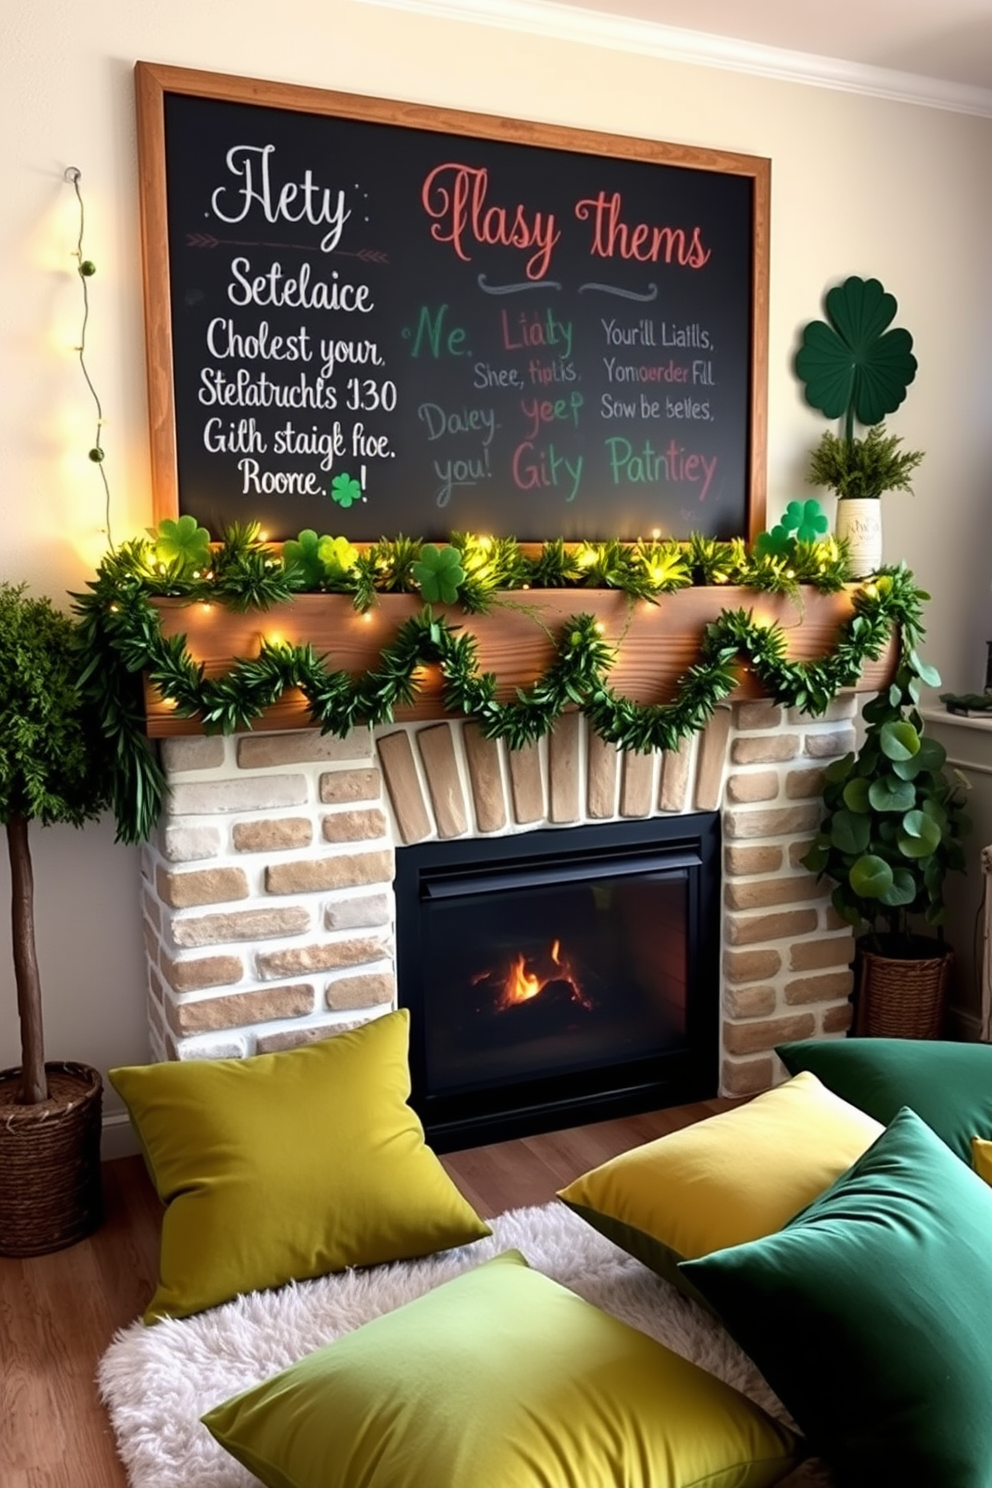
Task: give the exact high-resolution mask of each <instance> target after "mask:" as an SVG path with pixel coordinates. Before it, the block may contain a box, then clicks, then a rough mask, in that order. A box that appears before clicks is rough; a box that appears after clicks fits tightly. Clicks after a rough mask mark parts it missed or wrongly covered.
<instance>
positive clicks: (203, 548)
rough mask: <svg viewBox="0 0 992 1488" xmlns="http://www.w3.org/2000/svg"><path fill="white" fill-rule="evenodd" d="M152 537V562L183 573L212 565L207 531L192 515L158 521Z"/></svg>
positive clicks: (204, 569) (186, 573)
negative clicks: (153, 557) (153, 540)
mask: <svg viewBox="0 0 992 1488" xmlns="http://www.w3.org/2000/svg"><path fill="white" fill-rule="evenodd" d="M154 538H155V561H156V563H162V564H164V565H165V566H166V567H167V568H175V569H178V571H179V572H180V573H182V574H184V575H190V574H193V573H194V572H196V571H198V570H199V571H201V572H205V571H206V570H207V569H208V568H209V567H210V564H211V561H212V554H211V551H210V533H209V532H208V531H207V529H206V527H201V526H200V525H199V523H198V522H197V520H196V518H195V517H190V516H185V517H179V518H178V520H177V521H173V520H172V518H171V517H166V518H165V520H164V521H162V522H159V524H158V530H157V531H156V532H155V534H154Z"/></svg>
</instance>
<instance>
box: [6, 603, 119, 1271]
mask: <svg viewBox="0 0 992 1488" xmlns="http://www.w3.org/2000/svg"><path fill="white" fill-rule="evenodd" d="M77 675H78V650H77V632H76V628H75V626H74V625H73V623H72V621H71V620H69V619H68V618H67V617H66V616H64V615H62V614H60V613H59V612H58V611H57V610H56V609H55V608H54V607H53V605H52V603H51V601H50V600H48V599H47V598H32V597H30V596H29V595H28V594H26V592H25V586H24V585H14V584H10V583H0V700H2V702H0V822H2V823H3V826H4V827H5V828H6V835H7V849H8V855H9V859H10V878H11V950H12V955H13V963H14V981H15V985H16V990H17V1010H18V1017H19V1022H20V1030H21V1064H20V1067H19V1068H17V1069H9V1070H3V1071H0V1253H3V1254H7V1255H32V1254H39V1253H42V1252H44V1251H47V1250H56V1249H59V1248H60V1247H61V1246H63V1245H68V1244H71V1243H73V1242H74V1241H75V1240H77V1239H80V1238H82V1235H83V1234H86V1233H88V1232H89V1231H90V1230H91V1229H93V1228H95V1227H96V1224H97V1223H98V1222H99V1218H100V1201H99V1142H100V1105H101V1081H100V1076H99V1074H98V1072H97V1071H96V1070H91V1069H89V1068H88V1067H87V1066H85V1065H75V1064H61V1063H60V1064H55V1063H53V1064H46V1061H45V1053H44V1034H43V1024H42V995H41V979H40V975H39V968H38V958H37V952H36V945H35V918H34V875H33V870H32V862H31V850H30V842H29V825H30V823H31V822H33V821H34V822H40V823H41V824H42V825H43V826H48V825H52V824H55V823H67V824H70V825H72V826H77V827H78V826H82V824H83V823H84V822H86V821H88V820H91V819H92V818H95V817H96V816H97V815H98V814H99V813H100V811H101V810H102V808H103V807H104V806H105V804H106V800H107V789H106V786H107V781H106V775H105V770H104V767H103V763H102V760H103V749H102V745H101V743H100V736H99V733H98V731H97V729H96V727H95V724H94V721H93V720H92V719H91V715H90V713H89V711H88V709H87V708H86V707H85V706H84V704H83V703H82V701H81V698H80V694H79V691H78V688H77V685H76V678H77Z"/></svg>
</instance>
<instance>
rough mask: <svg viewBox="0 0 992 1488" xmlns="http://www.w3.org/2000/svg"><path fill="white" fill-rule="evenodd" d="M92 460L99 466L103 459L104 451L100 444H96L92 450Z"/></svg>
mask: <svg viewBox="0 0 992 1488" xmlns="http://www.w3.org/2000/svg"><path fill="white" fill-rule="evenodd" d="M90 459H91V460H92V461H93V464H94V465H99V464H100V462H101V460H102V459H103V450H102V449H101V448H100V446H99V445H98V444H95V445H94V446H93V448H92V449H91V450H90Z"/></svg>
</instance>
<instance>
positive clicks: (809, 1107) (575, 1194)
mask: <svg viewBox="0 0 992 1488" xmlns="http://www.w3.org/2000/svg"><path fill="white" fill-rule="evenodd" d="M882 1131H883V1128H882V1126H881V1125H880V1124H879V1122H877V1121H875V1120H873V1118H872V1117H871V1116H866V1115H865V1113H864V1112H863V1111H859V1110H858V1109H857V1108H856V1107H855V1106H851V1105H848V1103H847V1101H844V1100H841V1098H840V1096H837V1095H834V1094H833V1093H832V1092H831V1091H829V1090H827V1088H826V1087H825V1086H824V1085H822V1084H821V1083H820V1081H819V1080H818V1079H817V1078H816V1076H815V1075H811V1074H808V1073H804V1074H801V1075H796V1077H795V1078H794V1079H792V1080H789V1081H787V1082H786V1084H784V1085H779V1086H778V1087H776V1088H775V1089H774V1090H769V1091H766V1092H765V1093H764V1094H763V1095H759V1096H756V1097H755V1099H754V1100H752V1101H749V1102H748V1103H747V1105H743V1106H739V1107H737V1108H735V1109H734V1110H732V1111H725V1112H723V1113H722V1114H721V1115H719V1116H711V1117H709V1118H708V1119H707V1120H705V1121H700V1122H697V1123H696V1124H695V1125H694V1126H689V1127H686V1128H685V1130H684V1131H678V1132H673V1133H672V1134H671V1135H670V1136H667V1137H659V1138H658V1139H657V1141H654V1142H648V1143H646V1144H645V1145H644V1146H642V1147H635V1148H634V1149H633V1150H632V1151H630V1152H624V1153H621V1155H620V1156H619V1157H615V1158H613V1160H612V1161H611V1162H608V1163H604V1164H603V1165H602V1167H599V1168H594V1169H593V1170H592V1171H591V1172H589V1173H586V1174H584V1175H583V1176H582V1177H581V1178H577V1179H576V1180H575V1181H574V1183H570V1184H569V1185H568V1187H567V1188H564V1189H562V1190H561V1191H560V1193H559V1198H561V1199H563V1200H564V1201H565V1203H566V1204H568V1206H569V1208H570V1209H574V1210H575V1212H576V1213H577V1214H580V1215H581V1216H582V1218H583V1219H585V1220H587V1221H588V1222H589V1223H590V1224H591V1225H593V1227H594V1228H595V1229H597V1230H599V1231H600V1232H601V1233H602V1234H604V1235H606V1236H607V1237H608V1238H609V1239H610V1240H612V1241H613V1242H614V1243H615V1244H616V1245H619V1246H621V1247H622V1248H623V1249H624V1250H626V1251H628V1252H629V1253H630V1254H631V1255H634V1256H636V1257H637V1258H638V1260H641V1261H643V1262H644V1264H645V1265H647V1266H650V1267H651V1268H652V1270H655V1271H657V1272H658V1273H659V1274H660V1275H661V1276H664V1277H666V1278H667V1279H668V1280H670V1281H673V1282H674V1283H675V1284H676V1285H677V1286H680V1287H682V1288H683V1289H685V1290H688V1289H689V1286H688V1283H687V1280H686V1278H685V1277H684V1276H683V1275H682V1273H681V1272H679V1270H678V1269H677V1268H678V1262H679V1261H681V1260H695V1259H696V1258H697V1257H699V1256H703V1255H708V1254H709V1253H710V1252H711V1251H714V1250H722V1249H724V1248H725V1247H727V1246H731V1245H741V1244H743V1243H744V1242H745V1241H747V1240H757V1239H759V1238H760V1237H761V1236H763V1235H770V1234H773V1233H774V1232H775V1231H776V1230H780V1229H781V1228H782V1226H783V1225H784V1224H785V1223H786V1222H787V1221H788V1220H789V1219H791V1218H792V1216H793V1215H794V1214H796V1213H797V1212H798V1211H799V1210H800V1209H802V1208H804V1207H805V1205H807V1204H809V1203H812V1201H813V1200H814V1199H815V1198H817V1197H818V1196H819V1195H820V1194H821V1193H822V1192H823V1191H824V1189H825V1188H828V1187H829V1185H830V1184H831V1183H833V1182H834V1180H835V1179H836V1178H839V1177H840V1175H841V1174H842V1173H843V1172H845V1171H846V1170H847V1169H848V1168H849V1167H850V1166H851V1164H852V1163H853V1162H854V1161H855V1160H856V1159H857V1158H859V1157H860V1156H861V1154H862V1153H863V1152H864V1151H866V1149H867V1148H868V1147H870V1146H871V1144H872V1142H874V1141H875V1139H876V1137H879V1136H881V1134H882Z"/></svg>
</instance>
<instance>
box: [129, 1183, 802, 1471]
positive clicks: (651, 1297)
mask: <svg viewBox="0 0 992 1488" xmlns="http://www.w3.org/2000/svg"><path fill="white" fill-rule="evenodd" d="M492 1227H493V1235H492V1237H491V1238H490V1239H488V1240H481V1241H478V1242H476V1243H475V1244H474V1245H468V1246H464V1247H463V1248H461V1249H459V1250H452V1251H447V1252H445V1253H444V1254H443V1255H440V1256H432V1257H429V1258H428V1259H426V1260H422V1261H402V1262H397V1263H396V1264H394V1265H391V1266H376V1267H374V1268H371V1269H369V1270H366V1271H349V1272H346V1273H344V1274H343V1275H338V1276H327V1277H322V1278H320V1279H319V1280H317V1281H305V1282H299V1283H292V1284H291V1285H289V1286H287V1287H283V1288H281V1289H280V1290H279V1291H274V1292H256V1293H252V1294H251V1295H249V1296H246V1297H239V1298H237V1299H236V1300H235V1301H233V1302H229V1303H227V1304H226V1305H225V1306H223V1307H217V1308H214V1309H212V1310H211V1311H210V1312H205V1313H201V1314H200V1315H199V1316H197V1317H193V1318H187V1319H186V1320H185V1321H183V1322H171V1321H165V1322H161V1323H157V1324H156V1325H155V1326H154V1327H152V1328H146V1327H145V1326H144V1325H143V1324H142V1323H140V1322H137V1323H132V1324H131V1326H130V1327H129V1328H126V1329H123V1330H122V1331H121V1332H120V1333H118V1335H117V1337H116V1338H115V1339H114V1342H113V1343H112V1344H111V1346H110V1348H109V1349H108V1350H107V1353H106V1354H105V1356H104V1358H103V1360H102V1361H101V1364H100V1369H99V1384H100V1389H101V1392H102V1394H103V1398H104V1400H105V1402H106V1404H107V1408H108V1410H109V1413H110V1418H111V1421H112V1423H113V1427H114V1431H115V1433H116V1436H117V1445H118V1450H119V1452H120V1456H121V1460H122V1461H123V1463H124V1465H125V1466H126V1468H127V1471H128V1475H129V1479H130V1483H131V1488H257V1485H258V1479H257V1478H255V1477H254V1476H253V1475H252V1474H251V1473H249V1472H247V1471H246V1470H245V1469H244V1468H243V1467H240V1466H239V1465H238V1464H237V1463H236V1462H235V1461H234V1459H233V1458H231V1457H229V1456H228V1455H227V1453H226V1452H225V1451H224V1450H223V1449H222V1448H221V1447H219V1446H218V1445H217V1443H216V1442H215V1441H214V1440H213V1438H212V1437H211V1435H210V1433H209V1432H208V1431H207V1430H206V1428H205V1427H204V1426H201V1424H200V1420H199V1418H200V1416H201V1415H202V1414H203V1413H204V1412H205V1411H207V1410H209V1408H210V1407H211V1406H214V1405H217V1404H219V1403H220V1402H221V1401H222V1400H226V1399H227V1398H228V1397H229V1396H231V1395H234V1394H237V1393H238V1391H240V1390H245V1389H248V1388H249V1387H250V1386H251V1385H254V1384H257V1383H258V1382H259V1381H260V1380H263V1379H265V1378H267V1377H268V1376H269V1375H273V1374H277V1373H278V1372H279V1371H280V1370H281V1369H285V1368H286V1367H287V1366H288V1365H290V1364H292V1363H294V1362H295V1361H296V1360H297V1359H300V1358H302V1357H303V1356H304V1355H305V1354H308V1353H311V1352H312V1351H313V1350H314V1349H316V1348H320V1347H321V1345H322V1344H325V1343H329V1342H331V1340H332V1339H335V1338H337V1337H339V1336H340V1335H341V1334H343V1333H347V1332H349V1331H350V1330H351V1329H353V1328H357V1327H358V1326H359V1325H360V1324H362V1323H365V1322H367V1321H368V1320H369V1319H370V1318H373V1317H376V1316H378V1315H379V1314H380V1313H383V1312H388V1311H390V1310H391V1309H393V1308H395V1307H399V1306H401V1305H402V1304H403V1303H404V1302H409V1301H411V1300H412V1299H413V1298H414V1297H418V1296H420V1295H421V1293H423V1292H426V1291H429V1290H430V1289H431V1288H432V1287H435V1286H438V1285H439V1284H440V1283H441V1282H443V1281H448V1280H450V1278H451V1277H453V1276H456V1275H457V1274H458V1273H459V1272H460V1271H465V1270H467V1269H468V1268H469V1267H471V1266H477V1265H479V1263H480V1262H481V1261H484V1260H488V1259H489V1258H490V1256H494V1255H496V1254H498V1253H499V1252H500V1251H502V1250H508V1249H511V1248H516V1249H519V1250H521V1251H522V1252H523V1254H524V1255H525V1256H526V1257H527V1259H528V1261H529V1262H530V1263H531V1265H532V1266H533V1267H535V1269H536V1270H539V1271H543V1272H544V1273H545V1274H546V1275H548V1276H552V1277H554V1278H555V1280H556V1281H560V1282H561V1283H563V1285H565V1286H568V1287H571V1288H572V1290H573V1291H575V1292H578V1293H579V1294H580V1295H581V1296H583V1297H585V1298H586V1300H587V1301H589V1302H592V1303H594V1304H595V1305H596V1306H597V1307H602V1308H604V1309H605V1310H606V1311H607V1312H612V1313H613V1314H615V1316H616V1317H619V1318H622V1319H623V1320H624V1321H625V1322H627V1323H630V1324H632V1325H633V1326H634V1327H636V1328H640V1329H641V1330H642V1331H643V1332H645V1333H649V1334H651V1335H652V1337H654V1338H657V1339H658V1340H659V1341H661V1342H662V1343H665V1344H667V1345H668V1347H669V1348H671V1349H674V1350H675V1352H676V1353H679V1354H682V1355H683V1356H684V1357H685V1358H687V1359H692V1360H694V1361H695V1362H696V1363H697V1364H700V1365H702V1366H703V1368H705V1369H708V1370H709V1371H710V1372H711V1373H713V1374H716V1375H719V1376H720V1378H721V1379H724V1380H726V1381H727V1382H728V1383H729V1384H732V1385H734V1386H736V1388H737V1389H739V1390H741V1391H743V1393H744V1394H745V1395H748V1396H750V1397H751V1399H752V1400H755V1401H757V1402H758V1403H759V1404H760V1405H763V1406H764V1407H765V1409H766V1410H769V1411H770V1412H771V1413H772V1414H773V1415H776V1416H778V1417H780V1418H781V1419H783V1420H786V1421H788V1420H789V1417H788V1415H787V1414H786V1412H785V1411H784V1410H783V1409H782V1407H781V1405H780V1404H779V1402H778V1401H777V1399H776V1398H775V1396H774V1395H773V1394H772V1393H771V1391H770V1389H769V1388H768V1386H767V1385H766V1383H765V1381H764V1380H763V1379H762V1377H761V1375H760V1374H759V1373H758V1371H757V1369H756V1368H755V1367H754V1365H753V1364H752V1363H751V1361H750V1360H749V1359H748V1358H747V1357H746V1356H745V1355H744V1354H743V1353H742V1352H741V1350H740V1349H739V1348H738V1347H737V1345H736V1344H735V1343H734V1342H733V1340H732V1339H731V1338H730V1337H729V1336H728V1334H727V1333H726V1332H725V1331H724V1330H723V1328H721V1327H720V1325H719V1323H717V1322H716V1321H715V1320H714V1319H713V1318H712V1317H711V1316H710V1315H709V1314H708V1313H707V1312H706V1311H705V1310H704V1309H703V1308H701V1307H697V1306H696V1305H695V1304H694V1303H692V1302H690V1301H689V1300H688V1299H687V1298H686V1297H683V1296H682V1295H681V1294H680V1293H679V1292H678V1291H677V1290H676V1289H675V1288H674V1287H672V1286H670V1285H669V1283H668V1282H665V1281H662V1280H661V1279H660V1278H659V1277H657V1276H655V1275H654V1274H653V1272H651V1271H649V1270H647V1269H646V1268H645V1267H644V1266H642V1265H641V1264H640V1262H639V1261H635V1260H633V1259H632V1258H631V1257H630V1256H628V1255H626V1254H625V1253H624V1252H623V1251H621V1250H618V1249H617V1247H616V1246H615V1245H613V1244H612V1243H611V1242H610V1241H609V1240H605V1239H603V1237H602V1236H600V1235H597V1234H596V1232H595V1231H594V1230H592V1229H590V1228H589V1226H588V1225H587V1224H585V1223H584V1221H582V1220H581V1219H579V1218H578V1217H577V1216H576V1215H574V1214H572V1212H571V1211H570V1210H569V1209H567V1208H566V1207H565V1206H564V1205H563V1204H557V1203H554V1204H548V1205H545V1206H543V1207H541V1208H532V1209H515V1210H512V1211H511V1212H509V1213H508V1214H503V1215H501V1216H500V1217H499V1218H498V1219H496V1220H494V1221H493V1222H492ZM790 1424H791V1423H790ZM786 1482H787V1483H788V1485H789V1488H799V1485H800V1484H802V1485H803V1488H813V1485H814V1484H815V1485H817V1488H820V1485H825V1484H829V1483H830V1478H829V1476H828V1475H827V1474H826V1473H825V1472H824V1471H823V1469H822V1467H820V1466H819V1465H818V1464H817V1463H815V1462H812V1461H810V1462H808V1463H806V1464H804V1465H803V1467H801V1468H800V1469H799V1470H798V1471H797V1472H795V1473H794V1474H793V1475H792V1476H791V1477H790V1478H788V1479H787V1480H786Z"/></svg>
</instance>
